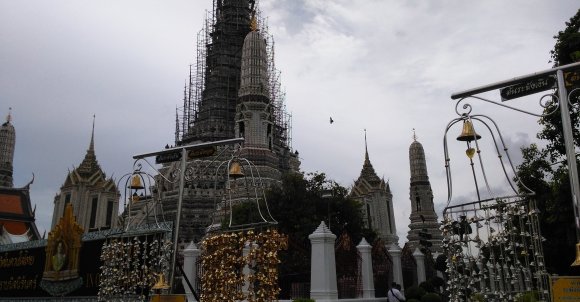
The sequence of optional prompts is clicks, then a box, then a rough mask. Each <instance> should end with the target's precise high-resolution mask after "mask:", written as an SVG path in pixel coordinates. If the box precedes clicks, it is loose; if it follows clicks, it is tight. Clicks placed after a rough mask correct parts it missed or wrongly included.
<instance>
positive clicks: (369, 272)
mask: <svg viewBox="0 0 580 302" xmlns="http://www.w3.org/2000/svg"><path fill="white" fill-rule="evenodd" d="M356 248H357V249H358V252H359V253H360V259H361V270H362V297H363V298H374V297H375V281H374V279H373V258H372V256H371V249H372V246H371V245H370V244H369V243H368V242H367V241H366V240H365V239H364V238H363V239H362V240H361V241H360V243H359V244H358V245H357V247H356Z"/></svg>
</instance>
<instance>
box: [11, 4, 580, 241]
mask: <svg viewBox="0 0 580 302" xmlns="http://www.w3.org/2000/svg"><path fill="white" fill-rule="evenodd" d="M211 2H212V1H211V0H190V1H185V0H170V1H151V0H139V1H136V0H134V1H129V0H116V1H112V0H111V1H109V0H107V1H76V0H75V1H73V0H56V1H40V0H38V1H34V0H33V1H10V0H0V115H1V116H3V117H4V116H6V115H7V114H8V108H9V107H12V116H13V124H14V126H15V128H16V154H15V159H14V170H15V171H14V176H15V186H23V185H25V184H26V183H27V182H28V181H29V180H30V179H31V177H32V174H33V173H34V175H35V176H36V180H35V182H34V184H33V185H32V187H31V195H32V202H33V204H36V205H37V211H36V218H37V224H38V226H39V229H40V232H41V233H42V232H43V231H44V230H45V229H49V228H50V221H51V219H52V205H53V197H54V195H55V194H56V193H57V192H58V191H59V189H60V186H61V185H62V184H63V182H64V180H65V177H66V174H67V171H68V170H70V169H72V168H73V167H75V166H78V164H80V162H81V161H82V159H83V158H84V156H85V153H86V150H87V148H88V146H89V141H90V135H91V128H92V122H93V115H96V126H95V149H96V153H97V159H98V160H99V163H100V165H101V167H102V168H103V170H104V171H105V172H106V173H107V174H108V175H113V177H114V178H116V179H118V178H119V177H120V176H121V175H123V174H125V173H128V172H130V171H131V169H132V164H133V161H132V156H133V155H134V154H140V153H147V152H153V151H156V150H159V149H161V148H163V146H165V145H166V144H172V143H173V140H174V131H175V126H174V125H175V109H176V107H178V106H180V105H181V104H182V101H181V99H182V97H183V85H184V83H185V81H186V78H187V75H188V71H189V65H190V64H192V63H194V61H195V45H196V35H197V32H198V31H199V30H200V29H201V26H202V24H203V20H204V16H205V14H206V10H207V9H209V8H211V5H212V3H211ZM260 7H261V10H262V12H263V14H264V15H265V16H267V17H268V24H269V28H270V33H271V34H273V36H274V39H275V42H276V44H275V45H276V64H277V67H278V69H280V70H281V71H282V85H283V87H284V89H285V90H286V105H287V109H288V111H289V112H290V113H291V114H292V117H293V119H292V125H293V127H292V145H293V147H294V149H295V150H298V151H299V152H300V158H301V161H302V170H303V171H305V172H312V171H321V172H326V173H327V174H328V176H329V177H330V178H332V179H334V180H336V181H338V182H339V183H340V184H342V185H343V186H346V187H349V186H351V185H352V183H353V181H354V180H355V179H356V178H357V177H358V175H359V174H360V170H361V168H362V164H363V160H364V147H365V146H364V129H366V130H367V138H368V151H369V155H370V159H371V162H372V164H373V166H374V168H375V170H376V172H377V174H378V175H379V176H380V177H384V178H385V180H388V181H389V182H390V185H391V190H392V192H393V196H394V197H393V199H394V204H395V209H396V212H397V217H396V218H397V221H396V223H397V228H398V233H399V237H400V238H401V243H403V242H404V241H405V237H406V231H407V230H408V224H409V220H408V218H409V214H410V202H409V197H408V196H409V177H410V173H409V164H408V147H409V145H410V144H411V142H412V141H413V138H412V137H413V129H416V134H417V137H418V140H419V141H420V142H421V143H422V144H423V146H424V149H425V153H426V157H427V166H428V170H429V176H430V180H431V184H432V187H433V191H434V195H435V203H436V207H437V208H438V209H442V208H443V207H444V206H445V204H446V203H447V185H446V177H445V166H444V164H445V162H444V154H443V137H444V134H445V128H446V125H447V124H448V123H449V121H450V120H452V119H453V118H455V117H457V114H456V113H455V101H452V100H451V99H450V95H451V94H452V93H454V92H458V91H463V90H467V89H470V88H474V87H478V86H482V85H486V84H490V83H493V82H498V81H503V80H507V79H510V78H514V77H517V76H522V75H526V74H530V73H534V72H537V71H541V70H545V69H549V68H550V67H551V63H549V59H550V57H549V51H550V50H551V49H552V48H553V45H554V41H555V40H554V39H553V36H554V35H555V34H557V32H558V31H559V30H562V29H564V27H565V24H564V22H566V21H568V20H569V19H570V18H571V17H572V16H573V15H574V14H575V13H576V11H577V10H578V8H579V6H578V2H577V1H576V0H559V1H547V0H543V1H542V0H513V1H503V0H489V1H487V0H486V1H462V0H441V1H394V0H384V1H379V0H350V1H346V0H261V1H260ZM485 96H486V97H489V98H490V99H493V100H496V101H499V92H497V91H494V92H490V93H487V94H485ZM538 99H539V98H538V97H525V98H521V99H517V100H513V101H510V103H509V105H512V106H515V107H518V108H524V109H526V110H529V111H533V112H539V111H540V107H539V105H538ZM471 104H472V105H473V112H472V113H474V114H486V115H488V116H490V117H491V118H493V119H494V120H495V121H496V122H497V123H498V125H499V127H500V129H501V131H502V134H503V136H504V140H505V141H506V144H507V145H508V148H509V152H510V154H511V155H512V157H513V159H514V161H516V163H517V162H518V161H519V160H520V158H521V156H519V148H520V146H522V145H528V144H529V143H530V142H535V141H536V138H535V133H536V132H537V131H538V129H539V128H538V126H537V123H536V120H537V119H536V118H534V117H532V116H528V115H524V114H521V113H518V112H515V111H511V110H507V109H504V108H501V107H499V106H496V105H491V104H486V103H484V102H481V101H472V102H471ZM330 116H332V118H333V119H334V121H335V123H334V124H332V125H331V124H329V122H328V120H329V117H330ZM460 131H461V129H460V125H457V127H456V128H453V129H452V130H451V131H450V134H449V137H450V140H449V144H450V147H451V148H457V151H456V152H455V153H452V155H451V162H452V167H453V168H454V170H452V175H453V188H454V190H455V191H454V192H453V196H454V198H453V199H452V204H459V203H462V202H466V201H471V200H474V199H475V198H476V197H475V195H474V193H473V192H474V187H473V184H472V182H470V181H469V180H470V179H471V176H470V175H469V173H468V172H469V166H468V165H467V161H466V159H465V156H464V155H462V154H461V153H462V152H463V150H464V149H465V146H464V145H461V144H459V143H458V142H456V141H455V137H456V136H457V135H458V134H459V132H460ZM478 132H482V133H481V134H482V136H484V138H487V140H481V142H482V143H481V144H482V147H481V148H482V150H483V151H482V154H484V155H485V154H492V155H493V150H491V149H490V148H488V149H485V148H484V145H485V143H484V141H487V142H489V141H490V139H489V138H490V135H487V136H486V134H485V133H484V131H483V130H481V131H478ZM487 151H489V152H487ZM486 152H487V153H486ZM493 158H494V156H491V157H490V159H493ZM495 158H496V159H497V157H495ZM494 165H497V163H496V162H494V161H492V160H490V161H489V164H488V163H487V162H486V163H485V164H484V166H485V167H486V172H487V174H488V178H489V182H490V187H492V188H493V189H494V190H496V191H494V192H495V193H494V194H503V193H504V189H505V187H506V181H505V178H502V176H501V174H500V172H499V170H497V169H496V168H494ZM439 214H440V213H439Z"/></svg>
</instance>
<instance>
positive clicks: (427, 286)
mask: <svg viewBox="0 0 580 302" xmlns="http://www.w3.org/2000/svg"><path fill="white" fill-rule="evenodd" d="M419 286H420V287H421V288H423V289H424V290H425V291H426V292H428V293H434V292H435V286H433V283H431V281H424V282H421V284H419Z"/></svg>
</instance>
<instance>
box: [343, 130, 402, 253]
mask: <svg viewBox="0 0 580 302" xmlns="http://www.w3.org/2000/svg"><path fill="white" fill-rule="evenodd" d="M350 196H351V197H352V198H353V199H355V200H358V201H359V202H360V203H362V205H363V209H362V211H363V219H364V221H365V224H366V226H367V227H368V228H370V229H373V230H375V231H376V232H377V234H378V236H379V238H380V239H382V240H383V241H384V243H385V244H386V245H387V246H390V245H391V244H395V245H398V244H399V237H398V236H397V227H396V225H395V214H394V211H393V194H392V193H391V188H390V186H389V183H386V182H385V180H384V179H381V178H379V177H378V176H377V174H376V173H375V169H374V168H373V165H372V164H371V161H370V159H369V152H368V148H367V137H366V131H365V160H364V163H363V168H362V170H361V173H360V176H359V178H358V179H357V180H356V181H355V182H354V186H353V188H352V190H351V193H350Z"/></svg>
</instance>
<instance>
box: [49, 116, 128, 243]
mask: <svg viewBox="0 0 580 302" xmlns="http://www.w3.org/2000/svg"><path fill="white" fill-rule="evenodd" d="M119 197H120V193H119V190H118V189H117V185H116V184H115V182H114V181H113V179H112V178H107V176H106V175H105V173H104V172H103V170H102V169H101V167H100V166H99V163H98V161H97V156H96V155H95V123H94V120H93V131H92V134H91V142H90V144H89V149H88V150H87V154H86V155H85V158H84V159H83V161H82V162H81V164H80V165H79V166H78V168H75V169H73V170H72V171H69V173H68V175H67V176H66V179H65V181H64V184H63V185H62V187H61V188H60V192H59V193H58V194H56V196H55V197H54V210H53V214H52V227H51V228H54V226H55V225H56V224H57V223H58V221H59V219H60V218H61V217H62V216H63V214H64V212H65V208H66V206H67V205H68V204H69V203H70V204H72V206H73V210H74V215H75V216H76V217H77V221H78V223H79V224H80V225H81V226H82V227H83V229H84V230H85V232H89V231H93V230H98V229H108V228H114V227H116V226H117V216H118V214H119Z"/></svg>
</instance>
